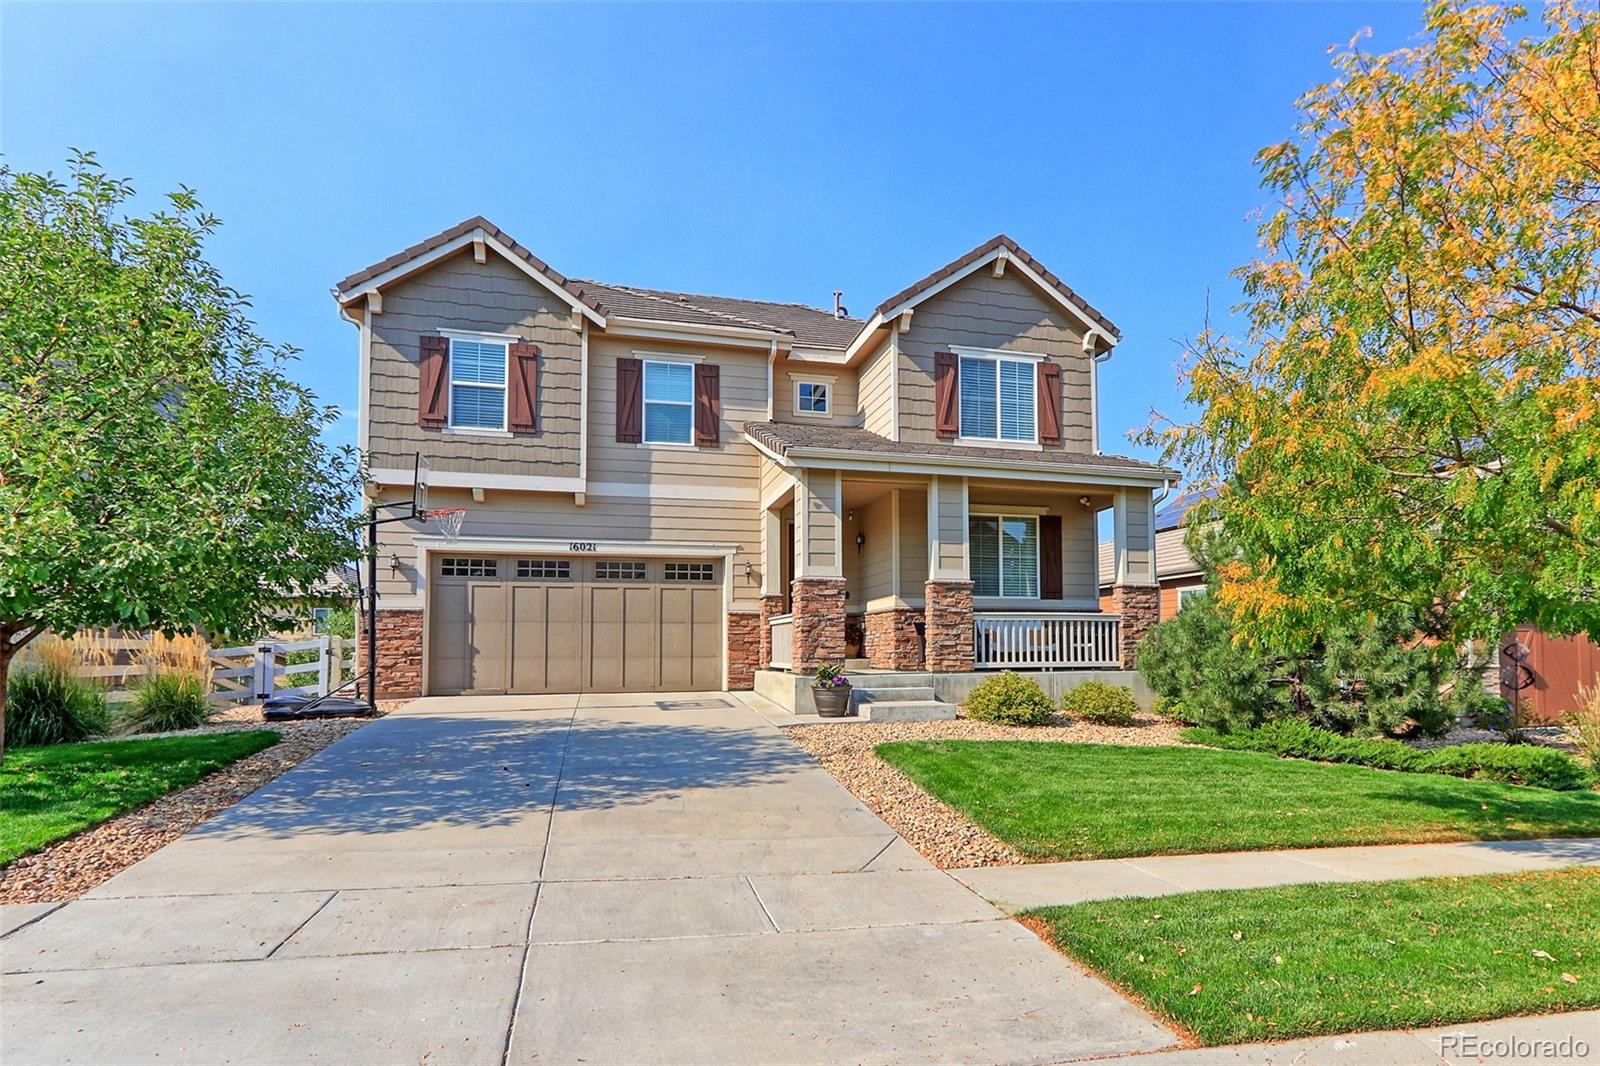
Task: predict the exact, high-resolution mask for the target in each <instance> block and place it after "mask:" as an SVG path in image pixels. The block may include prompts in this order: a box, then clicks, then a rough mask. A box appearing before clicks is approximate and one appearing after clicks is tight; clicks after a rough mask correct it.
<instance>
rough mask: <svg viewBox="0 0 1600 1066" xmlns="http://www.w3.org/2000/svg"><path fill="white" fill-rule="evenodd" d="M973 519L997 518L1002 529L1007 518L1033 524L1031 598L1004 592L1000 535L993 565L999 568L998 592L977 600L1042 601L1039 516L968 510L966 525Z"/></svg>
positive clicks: (986, 594) (1042, 563) (1041, 555)
mask: <svg viewBox="0 0 1600 1066" xmlns="http://www.w3.org/2000/svg"><path fill="white" fill-rule="evenodd" d="M974 518H998V519H999V520H1000V525H1001V528H1002V529H1003V528H1004V527H1005V521H1006V519H1008V518H1015V519H1018V520H1019V521H1025V522H1032V523H1033V546H1034V547H1033V587H1034V589H1035V591H1034V594H1033V595H1032V596H1013V595H1011V594H1009V593H1007V592H1006V568H1005V549H1004V547H1003V545H1004V544H1005V539H1004V536H1003V535H1002V537H1001V540H1000V542H999V544H997V545H996V548H995V551H996V555H995V563H996V564H997V565H998V566H999V567H1000V570H999V573H998V574H996V576H997V577H998V578H999V582H1000V591H998V592H996V593H995V594H993V595H990V594H988V593H984V594H983V595H982V596H980V597H979V598H981V599H986V600H1040V601H1042V600H1043V599H1044V571H1043V570H1042V569H1041V568H1042V567H1043V566H1044V552H1043V551H1042V550H1041V549H1042V547H1043V545H1041V544H1040V543H1039V536H1040V533H1039V515H1038V514H1019V513H1017V512H1016V511H977V510H970V509H969V510H968V511H967V521H968V525H969V526H970V524H971V520H972V519H974ZM971 539H972V534H971V533H970V532H969V533H968V534H967V540H968V541H969V542H970V541H971ZM968 550H969V551H970V549H968ZM968 565H969V566H970V565H971V564H970V563H969V564H968ZM972 580H973V582H974V583H976V582H977V578H976V577H974V578H973V579H972Z"/></svg>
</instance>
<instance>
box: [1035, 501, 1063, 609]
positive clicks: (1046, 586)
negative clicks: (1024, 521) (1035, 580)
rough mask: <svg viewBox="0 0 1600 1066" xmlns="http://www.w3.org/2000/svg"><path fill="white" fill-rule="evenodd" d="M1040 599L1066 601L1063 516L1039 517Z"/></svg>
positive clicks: (1049, 515) (1048, 515) (1046, 515)
mask: <svg viewBox="0 0 1600 1066" xmlns="http://www.w3.org/2000/svg"><path fill="white" fill-rule="evenodd" d="M1039 598H1040V599H1045V600H1059V599H1064V598H1065V596H1064V594H1063V593H1062V591H1061V516H1060V515H1058V514H1044V515H1040V516H1039Z"/></svg>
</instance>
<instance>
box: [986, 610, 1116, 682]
mask: <svg viewBox="0 0 1600 1066" xmlns="http://www.w3.org/2000/svg"><path fill="white" fill-rule="evenodd" d="M972 624H973V630H974V633H973V656H974V659H975V663H974V665H976V666H977V668H978V669H980V670H987V669H995V668H997V667H998V668H1009V669H1021V670H1072V669H1104V670H1117V669H1120V668H1121V666H1122V650H1121V646H1120V645H1121V629H1122V618H1121V616H1119V615H1114V614H1100V613H1097V612H1088V611H1086V612H1082V613H1074V612H1065V611H1055V612H1048V613H1045V612H1034V611H978V612H976V613H974V614H973V616H972Z"/></svg>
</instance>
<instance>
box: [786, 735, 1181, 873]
mask: <svg viewBox="0 0 1600 1066" xmlns="http://www.w3.org/2000/svg"><path fill="white" fill-rule="evenodd" d="M1183 728H1184V727H1183V726H1182V725H1180V724H1177V723H1174V722H1171V721H1169V720H1167V719H1165V718H1157V717H1155V716H1153V715H1143V716H1140V717H1138V718H1136V719H1135V724H1134V725H1132V726H1100V725H1090V724H1088V723H1086V722H1074V721H1072V720H1071V719H1069V718H1066V717H1063V716H1061V715H1057V716H1056V719H1055V724H1053V725H1048V726H1032V727H1023V726H1004V725H992V724H990V723H987V722H975V721H973V720H971V719H969V718H959V719H957V720H955V721H953V722H852V723H849V724H840V725H804V726H791V727H790V728H788V729H785V730H784V732H785V733H786V734H788V737H789V739H790V740H792V741H794V742H795V744H797V745H798V746H799V747H801V748H803V749H805V750H806V751H807V752H808V753H810V755H811V756H812V757H813V758H815V759H816V760H817V762H819V763H821V764H822V768H823V769H824V770H827V771H828V772H829V773H830V774H832V775H833V776H834V777H836V778H837V779H838V780H839V782H840V783H841V784H843V785H844V787H845V788H848V789H849V790H850V791H851V792H853V793H854V794H855V796H856V798H857V799H859V800H860V801H861V802H862V803H864V804H866V805H867V809H868V810H870V811H872V813H873V814H876V815H877V816H878V817H879V818H882V819H883V820H884V821H885V822H888V823H889V825H890V826H891V827H892V828H893V829H894V831H895V832H897V833H899V834H900V835H901V836H902V837H904V838H905V839H906V840H907V841H908V842H909V843H910V844H911V846H912V847H914V848H916V849H917V851H919V852H921V853H922V856H923V857H924V858H926V859H927V860H928V861H929V862H931V863H933V864H934V865H935V866H937V867H939V868H940V869H944V870H951V869H959V868H961V867H964V866H1014V865H1018V864H1021V863H1025V862H1027V861H1029V860H1028V859H1026V858H1025V857H1024V856H1023V855H1022V854H1021V853H1020V852H1018V851H1017V850H1016V849H1014V848H1012V847H1011V846H1010V845H1009V844H1006V843H1004V842H1002V841H1000V840H998V839H996V838H995V837H993V836H991V835H990V834H989V833H987V832H985V831H984V830H982V829H980V828H979V827H978V826H976V825H974V824H973V823H972V822H971V821H969V820H968V819H967V817H966V815H964V814H962V813H961V812H959V811H957V810H955V809H954V808H951V807H947V806H946V805H945V804H943V803H941V802H940V801H939V800H937V799H935V798H934V797H933V796H931V795H929V794H928V793H927V792H924V791H923V790H922V789H921V788H920V787H919V786H918V785H917V784H915V783H914V782H913V781H912V780H911V779H910V778H909V777H907V776H906V775H905V774H902V773H901V772H900V771H899V770H896V769H895V768H894V767H892V766H890V765H889V764H888V763H886V762H884V761H883V760H882V759H880V758H878V756H877V755H876V754H874V752H873V749H874V748H876V747H877V746H878V745H879V744H888V743H891V742H893V741H899V740H1034V741H1046V742H1055V743H1061V744H1123V745H1126V746H1128V747H1157V746H1166V745H1178V744H1179V740H1178V734H1179V733H1180V732H1181V731H1182V730H1183Z"/></svg>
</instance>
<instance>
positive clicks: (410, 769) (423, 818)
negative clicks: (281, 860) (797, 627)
mask: <svg viewBox="0 0 1600 1066" xmlns="http://www.w3.org/2000/svg"><path fill="white" fill-rule="evenodd" d="M729 706H730V707H731V706H732V705H729ZM704 707H705V701H700V700H697V701H694V702H693V703H692V704H679V705H677V706H671V705H668V704H666V703H663V704H661V705H659V709H660V712H661V713H660V721H607V720H605V719H604V718H590V719H584V718H581V717H580V718H578V719H577V720H576V721H573V720H571V719H569V718H568V717H567V716H565V715H562V716H560V717H546V718H538V719H528V718H514V717H508V716H494V715H472V714H463V713H459V712H455V713H450V714H440V715H426V716H424V715H415V716H409V715H399V716H393V717H390V718H386V719H383V720H381V721H379V722H374V723H373V724H372V725H370V726H368V727H366V728H365V729H361V730H358V731H356V732H355V733H352V734H351V735H350V736H349V737H346V738H345V739H344V740H342V741H340V742H339V743H337V744H335V745H333V746H331V747H329V748H327V749H326V750H324V751H323V752H321V753H319V754H318V755H317V756H315V757H314V758H312V759H310V760H307V761H306V762H305V763H303V764H301V765H300V766H299V767H297V768H296V769H295V770H293V771H291V772H289V773H288V774H285V775H284V776H283V777H280V778H278V779H277V780H276V781H274V782H272V783H271V784H269V785H267V786H266V787H264V788H262V789H261V790H260V791H258V792H256V793H254V794H253V795H251V796H250V797H249V798H248V799H247V800H245V801H244V802H242V803H240V804H238V805H236V806H234V807H232V808H230V809H229V810H227V811H225V812H223V813H222V814H220V815H218V816H217V817H216V818H213V819H212V820H211V821H209V822H207V823H206V824H205V825H203V826H201V827H200V828H199V829H197V830H195V831H194V833H193V834H192V835H193V836H194V837H196V838H206V839H227V838H230V837H237V836H241V835H245V834H249V835H261V834H266V835H268V836H274V837H286V836H291V835H293V834H295V833H299V832H309V833H352V832H353V833H388V832H396V831H399V830H404V829H412V828H418V827H427V826H434V827H442V826H466V827H473V828H489V827H495V826H507V825H515V824H517V823H519V822H523V821H525V820H528V819H529V818H531V817H532V816H535V815H540V814H542V813H543V812H544V811H545V810H547V809H548V808H549V807H550V804H551V801H552V798H554V797H555V796H556V793H557V783H558V781H559V786H560V787H559V799H558V801H557V803H556V810H558V811H571V810H585V809H600V808H609V807H618V806H624V805H629V804H638V803H646V802H651V801H658V800H662V799H669V798H672V797H674V796H678V795H681V794H682V793H684V792H685V791H687V790H690V789H696V788H703V787H707V786H719V787H738V786H741V785H748V784H752V783H757V782H761V781H766V780H778V779H781V778H783V777H786V776H788V775H791V774H794V773H798V772H802V771H804V770H806V769H807V768H808V767H810V766H812V764H811V763H810V761H809V759H808V758H807V757H806V756H805V754H804V753H802V752H801V751H799V749H797V748H796V747H794V746H793V745H792V744H790V743H789V742H788V741H787V740H785V739H784V738H783V737H782V736H781V735H777V734H775V733H768V732H765V731H761V732H757V731H752V730H750V729H744V728H737V727H730V726H722V725H717V724H708V723H707V722H706V721H705V717H704V715H703V714H699V715H697V714H696V713H695V712H697V711H701V710H703V709H704ZM674 711H683V712H687V713H688V715H689V717H688V718H686V719H683V720H680V721H678V722H674V721H673V712H674ZM647 713H651V712H647ZM540 826H541V827H540V828H539V829H538V830H537V834H538V836H539V837H540V838H541V839H542V835H543V829H542V823H540Z"/></svg>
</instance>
